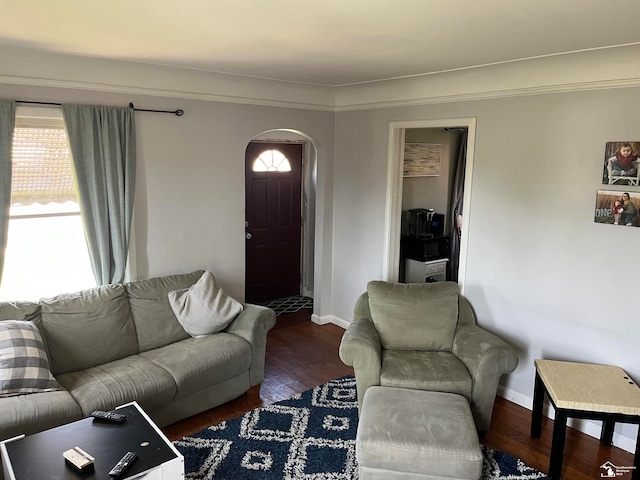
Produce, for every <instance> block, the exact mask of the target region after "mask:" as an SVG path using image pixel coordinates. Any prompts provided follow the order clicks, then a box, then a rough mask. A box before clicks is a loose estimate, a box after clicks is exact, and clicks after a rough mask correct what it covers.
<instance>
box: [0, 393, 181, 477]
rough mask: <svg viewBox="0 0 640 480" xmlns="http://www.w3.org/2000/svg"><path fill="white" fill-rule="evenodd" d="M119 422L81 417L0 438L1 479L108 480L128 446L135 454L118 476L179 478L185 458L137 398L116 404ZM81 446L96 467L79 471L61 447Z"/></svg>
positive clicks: (67, 448) (64, 448)
mask: <svg viewBox="0 0 640 480" xmlns="http://www.w3.org/2000/svg"><path fill="white" fill-rule="evenodd" d="M118 412H119V413H120V412H121V413H125V414H126V415H127V421H126V422H124V423H122V424H117V423H106V422H98V421H94V420H93V418H85V419H82V420H78V421H77V422H73V423H68V424H66V425H62V426H60V427H56V428H52V429H50V430H45V431H44V432H39V433H36V434H33V435H29V436H26V437H17V438H16V439H13V440H8V441H5V442H2V443H0V455H1V456H2V468H3V471H4V479H5V480H42V479H46V478H56V479H61V480H79V479H83V480H93V479H96V480H97V479H109V478H111V477H109V475H108V473H109V470H111V468H112V467H113V466H114V465H115V464H116V463H118V460H120V459H121V458H122V457H123V456H124V454H125V453H127V452H128V451H132V452H135V453H136V454H137V455H138V458H137V459H136V460H135V462H134V463H133V464H132V465H131V467H130V468H129V469H128V470H127V471H126V472H125V473H124V474H123V476H122V477H120V480H126V479H130V480H132V479H142V478H144V479H145V480H178V479H180V480H182V479H184V458H183V457H182V455H181V454H180V453H179V452H178V451H177V450H176V449H175V447H174V446H173V444H171V442H169V440H168V439H167V438H166V437H165V436H164V435H163V434H162V432H161V431H160V429H159V428H158V427H157V426H156V425H155V424H154V423H153V421H151V419H150V418H149V417H148V416H147V414H146V413H145V412H144V411H143V410H142V408H140V406H139V405H138V404H137V403H136V402H133V403H129V404H126V405H123V406H122V407H118ZM76 446H77V447H80V448H81V449H82V450H84V451H85V452H87V453H88V454H89V455H91V456H93V457H94V458H95V462H94V469H93V470H90V471H88V472H79V471H78V470H76V469H74V468H73V467H71V466H70V465H67V464H66V462H65V460H64V457H63V456H62V452H64V451H65V450H69V449H70V448H73V447H76Z"/></svg>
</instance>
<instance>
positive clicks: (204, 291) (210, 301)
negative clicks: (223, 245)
mask: <svg viewBox="0 0 640 480" xmlns="http://www.w3.org/2000/svg"><path fill="white" fill-rule="evenodd" d="M169 304H170V305H171V309H172V310H173V313H174V314H175V315H176V318H177V319H178V321H179V322H180V325H182V327H183V328H184V329H185V331H186V332H187V333H188V334H189V335H191V336H192V337H195V338H198V337H206V336H207V335H211V334H212V333H217V332H221V331H222V330H224V329H225V328H226V327H227V325H229V324H230V323H231V322H232V321H233V319H234V318H236V317H237V316H238V314H240V312H242V308H243V307H242V304H241V303H240V302H238V301H237V300H235V299H233V298H232V297H230V296H229V295H227V294H226V293H225V292H224V290H222V289H221V288H220V287H218V285H216V280H215V278H214V276H213V273H211V272H209V271H206V272H204V273H203V274H202V276H201V277H200V279H199V280H198V281H197V282H196V283H194V284H193V285H191V287H189V288H183V289H181V290H171V291H170V292H169Z"/></svg>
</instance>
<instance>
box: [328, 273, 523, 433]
mask: <svg viewBox="0 0 640 480" xmlns="http://www.w3.org/2000/svg"><path fill="white" fill-rule="evenodd" d="M340 359H341V360H342V361H343V362H344V363H345V364H346V365H349V366H352V367H353V370H354V373H355V377H356V387H357V391H358V406H359V407H360V406H361V405H362V400H363V398H364V394H365V392H366V390H367V389H368V388H369V387H371V386H374V385H381V386H391V387H401V388H411V389H416V390H430V391H440V392H448V393H457V394H460V395H463V396H465V397H466V398H467V400H468V401H469V404H470V405H471V411H472V412H473V417H474V420H475V423H476V427H477V429H478V431H479V432H481V433H484V432H486V431H487V430H488V429H489V424H490V423H491V414H492V411H493V403H494V401H495V396H496V392H497V389H498V382H499V381H500V378H501V377H502V375H504V374H506V373H511V372H512V371H514V370H515V369H516V367H517V366H518V356H517V355H516V353H515V351H514V350H513V349H512V348H511V347H510V346H509V345H507V344H506V343H505V342H504V341H503V340H501V339H500V338H498V337H497V336H495V335H494V334H492V333H490V332H488V331H487V330H484V329H482V328H480V327H479V326H478V325H477V324H476V318H475V315H474V313H473V310H472V308H471V305H470V304H469V302H468V301H467V300H466V299H465V298H464V297H463V296H462V295H460V293H459V288H458V284H457V283H454V282H437V283H424V284H419V283H414V284H402V283H388V282H380V281H373V282H369V284H368V286H367V292H366V293H364V294H362V295H361V296H360V298H359V299H358V301H357V303H356V306H355V309H354V315H353V321H352V322H351V324H350V325H349V327H348V328H347V330H346V332H345V333H344V335H343V337H342V342H341V344H340Z"/></svg>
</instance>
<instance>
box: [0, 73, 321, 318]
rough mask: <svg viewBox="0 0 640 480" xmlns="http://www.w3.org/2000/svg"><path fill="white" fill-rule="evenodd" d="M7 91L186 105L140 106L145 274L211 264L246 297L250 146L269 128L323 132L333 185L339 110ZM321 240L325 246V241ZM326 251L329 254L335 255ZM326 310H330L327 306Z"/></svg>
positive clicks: (317, 135) (3, 92)
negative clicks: (246, 161)
mask: <svg viewBox="0 0 640 480" xmlns="http://www.w3.org/2000/svg"><path fill="white" fill-rule="evenodd" d="M0 98H9V99H18V100H37V101H50V102H77V103H95V104H105V105H122V106H126V105H128V103H129V102H133V103H134V104H135V105H136V106H140V107H141V108H153V109H169V110H175V109H176V108H182V109H183V110H184V111H185V114H184V116H182V117H176V116H175V115H170V114H159V113H143V112H138V113H136V132H137V140H138V141H137V146H138V166H137V178H136V194H135V204H134V218H135V240H136V252H135V259H136V264H137V265H136V266H137V271H138V277H139V278H148V277H153V276H158V275H165V274H172V273H182V272H188V271H192V270H195V269H198V268H209V269H211V270H212V271H213V272H214V274H215V275H216V278H217V279H218V280H219V281H220V283H221V284H222V286H223V288H224V289H225V291H227V292H228V293H229V294H230V295H232V296H234V297H236V298H239V299H243V298H244V258H245V257H244V252H245V246H244V244H245V240H244V231H245V230H244V219H245V216H244V215H245V214H244V203H245V199H244V153H245V149H246V146H247V144H248V143H249V141H250V140H251V139H252V138H253V137H255V136H256V135H259V134H261V133H262V132H265V131H267V130H271V129H277V128H292V127H295V128H296V129H297V130H300V131H302V132H305V133H307V135H309V136H311V137H312V138H314V139H315V140H316V141H317V143H318V145H319V147H320V149H321V150H322V152H321V156H322V159H321V160H320V161H319V165H318V180H317V181H318V183H319V184H321V185H322V188H323V189H329V191H330V188H331V186H330V182H331V171H332V162H333V113H330V112H322V111H309V110H302V109H289V108H280V107H269V106H252V105H243V104H233V103H217V102H210V101H197V100H184V99H175V98H174V99H170V98H160V97H144V96H140V95H122V94H107V93H99V92H88V91H78V90H66V89H53V88H40V87H25V86H15V85H7V84H0ZM327 171H328V172H329V175H327ZM327 184H328V185H327ZM321 193H322V192H321ZM323 195H324V194H323ZM330 216H331V210H330V204H329V208H324V210H323V212H322V215H321V217H320V218H318V219H317V221H320V222H329V223H330V222H331V218H330ZM329 231H330V229H329ZM316 247H317V250H318V249H320V250H321V251H322V247H323V245H322V242H320V245H316ZM329 249H330V246H329ZM325 256H326V257H328V258H329V259H330V252H328V253H327V254H326V255H325ZM329 266H330V265H329ZM323 268H324V266H323V265H320V266H318V267H317V269H318V271H317V274H318V275H319V276H320V278H322V276H325V277H330V273H329V272H323V271H322V269H323ZM60 293H62V292H60ZM323 302H325V301H323ZM317 307H318V308H317V309H318V310H319V311H320V313H321V308H320V307H321V305H318V306H317ZM325 308H328V307H325Z"/></svg>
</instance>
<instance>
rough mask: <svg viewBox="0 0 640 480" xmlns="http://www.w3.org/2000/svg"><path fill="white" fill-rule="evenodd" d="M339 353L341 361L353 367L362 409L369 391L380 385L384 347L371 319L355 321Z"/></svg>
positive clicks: (344, 336) (348, 330)
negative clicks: (365, 394) (363, 401)
mask: <svg viewBox="0 0 640 480" xmlns="http://www.w3.org/2000/svg"><path fill="white" fill-rule="evenodd" d="M339 353H340V360H342V362H343V363H344V364H345V365H349V366H351V367H353V372H354V374H355V377H356V389H357V390H358V408H360V407H361V406H362V400H363V399H364V393H365V392H366V391H367V389H368V388H369V387H371V386H374V385H380V367H381V364H382V346H381V345H380V337H379V336H378V332H377V331H376V329H375V327H374V326H373V322H372V321H371V319H370V318H367V317H356V318H354V319H353V321H352V322H351V324H350V325H349V327H348V328H347V330H346V331H345V332H344V335H343V336H342V340H341V342H340V352H339Z"/></svg>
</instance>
